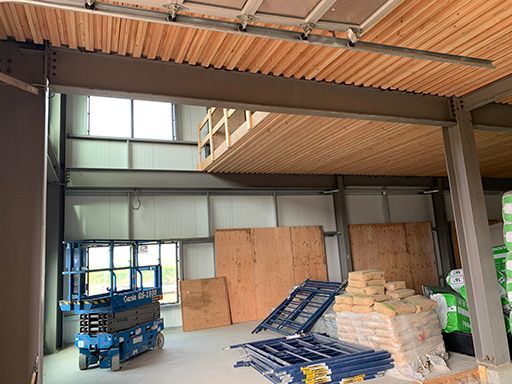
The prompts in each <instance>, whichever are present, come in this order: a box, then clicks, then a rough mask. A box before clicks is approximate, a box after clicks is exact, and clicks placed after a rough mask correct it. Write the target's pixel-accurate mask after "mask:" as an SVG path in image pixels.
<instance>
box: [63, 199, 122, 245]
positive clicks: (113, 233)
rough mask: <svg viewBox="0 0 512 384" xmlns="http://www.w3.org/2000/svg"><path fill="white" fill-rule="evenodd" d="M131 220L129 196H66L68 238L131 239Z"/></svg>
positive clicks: (66, 229) (66, 234) (66, 232)
mask: <svg viewBox="0 0 512 384" xmlns="http://www.w3.org/2000/svg"><path fill="white" fill-rule="evenodd" d="M128 222H129V221H128V198H127V197H123V196H67V197H66V218H65V238H66V239H67V240H82V239H127V238H128V236H129V235H128Z"/></svg>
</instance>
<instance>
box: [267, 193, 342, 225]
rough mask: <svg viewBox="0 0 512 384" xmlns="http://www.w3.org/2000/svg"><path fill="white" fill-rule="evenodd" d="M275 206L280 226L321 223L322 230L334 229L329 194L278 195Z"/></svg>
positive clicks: (331, 203)
mask: <svg viewBox="0 0 512 384" xmlns="http://www.w3.org/2000/svg"><path fill="white" fill-rule="evenodd" d="M277 207H278V214H279V225H281V226H285V227H291V226H301V225H321V226H323V227H324V231H336V218H335V217H334V203H333V200H332V196H330V195H318V196H278V198H277Z"/></svg>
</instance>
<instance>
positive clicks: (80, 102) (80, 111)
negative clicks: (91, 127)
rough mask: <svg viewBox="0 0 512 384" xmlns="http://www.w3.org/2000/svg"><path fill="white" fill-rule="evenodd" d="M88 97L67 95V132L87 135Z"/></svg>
mask: <svg viewBox="0 0 512 384" xmlns="http://www.w3.org/2000/svg"><path fill="white" fill-rule="evenodd" d="M87 119H88V116H87V96H78V95H66V131H67V133H69V134H73V135H87V128H88V123H87Z"/></svg>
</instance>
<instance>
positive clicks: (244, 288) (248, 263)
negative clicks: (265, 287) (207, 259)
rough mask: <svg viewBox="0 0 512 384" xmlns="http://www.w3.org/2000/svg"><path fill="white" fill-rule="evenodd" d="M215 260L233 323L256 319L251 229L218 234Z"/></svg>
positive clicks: (217, 273) (216, 235) (216, 234)
mask: <svg viewBox="0 0 512 384" xmlns="http://www.w3.org/2000/svg"><path fill="white" fill-rule="evenodd" d="M215 259H216V268H217V269H216V275H217V276H225V277H226V278H227V284H228V292H229V298H230V305H231V318H232V320H233V323H241V322H245V321H251V320H254V319H257V318H258V313H257V308H256V305H255V301H256V280H255V275H254V255H253V250H252V235H251V230H250V229H237V230H220V231H217V232H216V233H215Z"/></svg>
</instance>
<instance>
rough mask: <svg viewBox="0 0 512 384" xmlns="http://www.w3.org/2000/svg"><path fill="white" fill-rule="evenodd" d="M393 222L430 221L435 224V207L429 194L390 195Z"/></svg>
mask: <svg viewBox="0 0 512 384" xmlns="http://www.w3.org/2000/svg"><path fill="white" fill-rule="evenodd" d="M388 201H389V211H390V216H391V222H393V223H413V222H420V221H429V222H431V223H432V225H434V208H433V206H432V197H431V196H429V195H388Z"/></svg>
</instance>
